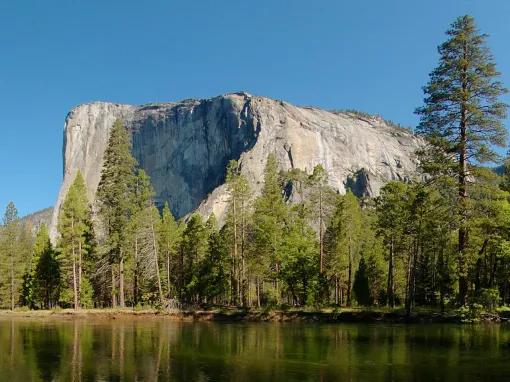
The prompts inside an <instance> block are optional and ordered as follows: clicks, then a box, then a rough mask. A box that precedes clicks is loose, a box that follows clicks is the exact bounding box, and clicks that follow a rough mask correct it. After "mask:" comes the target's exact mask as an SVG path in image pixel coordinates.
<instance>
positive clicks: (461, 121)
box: [416, 16, 507, 304]
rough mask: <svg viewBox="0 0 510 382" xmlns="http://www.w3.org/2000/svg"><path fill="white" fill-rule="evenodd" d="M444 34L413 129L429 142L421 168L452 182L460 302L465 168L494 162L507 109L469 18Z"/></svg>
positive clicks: (464, 285) (464, 277) (464, 281)
mask: <svg viewBox="0 0 510 382" xmlns="http://www.w3.org/2000/svg"><path fill="white" fill-rule="evenodd" d="M447 35H448V40H447V41H446V42H444V43H443V44H442V45H441V46H440V47H439V49H438V50H439V54H440V61H439V65H438V66H437V68H436V69H434V70H433V71H432V73H431V74H430V81H429V83H428V84H427V85H426V86H425V87H424V93H425V96H426V97H425V100H424V102H425V105H424V106H423V107H421V108H418V109H417V111H416V112H417V113H418V114H419V115H420V118H421V120H420V125H419V126H418V129H417V131H418V132H419V133H420V134H422V135H424V136H425V137H427V138H428V140H429V142H430V143H431V144H432V150H429V153H432V154H433V155H432V156H429V157H426V156H424V158H423V161H424V162H425V166H424V167H425V168H429V169H435V170H436V171H437V170H441V169H443V170H445V169H447V170H449V171H451V172H452V173H453V175H454V176H455V178H456V179H457V187H458V202H457V207H458V215H459V229H458V276H459V302H460V303H461V304H465V303H466V296H467V292H468V274H467V264H466V250H467V246H468V228H467V225H468V224H467V218H468V204H469V202H468V199H469V182H470V177H471V173H470V165H471V164H472V163H483V162H488V161H494V160H496V159H497V154H496V152H495V150H494V149H493V146H504V144H505V141H506V135H507V134H506V130H505V128H504V127H503V124H502V121H503V119H504V117H505V115H506V107H507V106H506V105H505V104H504V103H503V102H501V101H499V99H498V98H499V97H500V96H501V95H502V94H504V93H505V92H506V89H504V88H503V86H502V84H501V82H500V81H498V79H497V78H498V76H499V75H500V74H499V73H498V71H497V70H496V65H495V63H494V60H493V58H492V55H491V53H490V51H489V49H488V48H487V46H486V38H487V36H486V35H484V34H480V33H479V32H478V30H477V29H476V26H475V21H474V19H473V18H472V17H470V16H462V17H459V18H458V19H457V20H456V21H455V22H454V23H453V24H452V26H451V29H450V30H448V32H447ZM434 148H435V150H434ZM427 161H428V162H430V163H429V164H428V165H427V163H426V162H427Z"/></svg>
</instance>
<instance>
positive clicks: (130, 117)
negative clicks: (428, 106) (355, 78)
mask: <svg viewBox="0 0 510 382" xmlns="http://www.w3.org/2000/svg"><path fill="white" fill-rule="evenodd" d="M116 119H121V120H123V121H124V123H125V124H126V126H127V128H128V129H129V131H130V132H131V134H132V142H133V155H134V156H135V158H136V159H137V161H138V163H139V164H140V166H141V167H142V168H143V169H144V170H145V171H146V172H147V173H148V174H149V175H150V177H151V179H152V183H153V185H154V189H155V191H156V198H155V201H156V203H157V204H158V205H159V206H161V205H163V204H164V203H165V202H168V203H169V204H170V206H171V209H172V211H173V213H174V214H175V215H176V216H177V217H182V216H184V215H186V214H188V213H190V212H192V211H194V210H198V211H199V212H200V213H202V214H204V215H208V214H210V213H211V212H214V213H215V214H216V216H217V217H218V218H219V219H220V221H221V218H222V217H223V215H224V212H225V207H226V199H227V195H226V190H225V186H224V185H223V183H224V180H225V170H226V165H227V163H228V161H229V160H231V159H237V160H239V161H240V163H241V168H242V172H243V173H244V174H245V176H246V177H247V178H248V180H249V182H250V184H251V187H252V189H253V190H254V192H255V193H257V192H259V191H260V188H261V185H262V178H263V169H264V165H265V161H266V158H267V156H268V154H270V153H273V154H275V155H276V158H277V159H278V162H279V165H280V167H281V169H282V170H288V169H291V168H300V169H302V170H305V171H308V172H311V170H312V169H313V167H314V166H315V165H317V164H322V165H323V166H324V167H325V168H326V170H327V171H328V173H329V182H330V184H331V186H332V187H334V188H335V189H336V190H338V191H339V192H340V193H344V192H345V191H346V188H347V187H348V188H350V189H352V190H353V191H355V192H356V193H357V194H359V195H363V196H374V195H377V194H378V192H379V190H380V188H381V186H382V185H383V184H384V183H385V182H387V181H389V180H392V179H406V178H409V177H410V176H412V174H413V172H414V171H415V166H416V162H415V157H414V152H415V150H416V148H417V147H419V146H420V145H421V144H422V141H421V140H420V139H418V138H416V137H415V136H414V135H412V134H411V133H410V132H409V131H407V130H404V129H401V128H398V127H395V126H390V125H388V124H387V123H386V122H384V121H383V120H382V119H380V118H375V117H366V116H360V115H357V114H353V113H336V112H328V111H325V110H321V109H317V108H309V107H296V106H293V105H291V104H289V103H286V102H282V101H276V100H272V99H269V98H265V97H256V96H252V95H250V94H247V93H234V94H227V95H222V96H218V97H214V98H210V99H205V100H185V101H181V102H177V103H158V104H150V105H143V106H132V105H120V104H113V103H105V102H96V103H91V104H85V105H80V106H77V107H76V108H74V109H73V110H72V111H71V112H70V113H69V114H68V116H67V118H66V122H65V127H64V149H63V154H64V179H63V183H62V187H61V189H60V193H59V196H58V200H57V203H56V208H55V210H54V214H53V219H52V227H51V228H52V229H51V234H52V237H53V238H55V236H56V229H55V227H56V221H57V214H58V210H59V207H60V205H61V203H62V201H63V198H64V197H65V194H66V192H67V189H68V188H69V186H70V184H71V183H72V181H73V179H74V177H75V175H76V173H77V171H78V170H79V171H81V172H82V174H83V176H84V178H85V181H86V184H87V189H88V196H89V198H90V200H91V201H93V200H94V195H95V192H96V189H97V185H98V184H99V179H100V174H101V167H102V162H103V154H104V151H105V148H106V145H107V141H108V134H109V131H110V128H111V127H112V125H113V123H114V121H115V120H116Z"/></svg>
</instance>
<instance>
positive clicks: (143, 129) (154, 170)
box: [130, 96, 261, 218]
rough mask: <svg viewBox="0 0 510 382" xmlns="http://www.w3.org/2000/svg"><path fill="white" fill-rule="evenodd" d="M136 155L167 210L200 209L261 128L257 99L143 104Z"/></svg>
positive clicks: (136, 123)
mask: <svg viewBox="0 0 510 382" xmlns="http://www.w3.org/2000/svg"><path fill="white" fill-rule="evenodd" d="M130 124H131V126H130V129H131V131H132V134H133V154H134V156H135V157H136V159H137V160H138V163H139V164H140V166H141V167H142V168H143V169H144V170H145V171H146V172H147V173H148V174H149V175H150V177H151V179H152V183H153V186H154V189H155V192H156V197H155V202H156V205H157V206H158V207H159V208H161V207H162V206H163V205H164V203H165V202H168V203H169V205H170V208H171V210H172V213H173V214H174V215H175V216H176V217H177V218H180V217H183V216H184V215H186V214H188V213H190V212H192V211H193V210H195V209H196V208H197V207H198V206H199V204H200V203H201V202H202V201H203V200H204V199H205V198H206V197H207V196H208V195H209V194H210V193H211V192H212V191H213V190H214V189H215V188H216V187H218V186H220V185H221V184H223V183H224V182H225V177H226V168H227V164H228V162H229V161H230V160H232V159H235V160H238V159H239V158H240V157H241V155H242V154H243V153H244V152H246V151H249V150H250V149H251V148H253V146H254V145H255V143H256V142H257V138H258V135H259V132H260V128H261V126H260V122H259V121H258V119H257V113H256V111H255V110H254V108H253V105H252V100H251V98H250V97H248V96H244V103H242V104H239V102H238V98H237V102H236V99H234V98H232V97H229V96H220V97H215V98H212V99H208V100H200V101H194V100H189V101H184V102H181V103H179V104H162V105H149V106H145V107H141V108H139V109H138V110H137V111H136V112H135V117H134V118H133V120H132V121H131V123H130Z"/></svg>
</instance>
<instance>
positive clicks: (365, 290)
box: [352, 258, 371, 306]
mask: <svg viewBox="0 0 510 382" xmlns="http://www.w3.org/2000/svg"><path fill="white" fill-rule="evenodd" d="M352 291H353V292H354V295H355V296H356V301H357V302H358V305H362V306H368V305H370V303H371V298H370V289H369V281H368V270H367V265H366V263H365V259H364V258H362V259H361V260H360V262H359V265H358V270H357V271H356V275H355V276H354V284H353V286H352Z"/></svg>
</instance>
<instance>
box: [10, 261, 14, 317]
mask: <svg viewBox="0 0 510 382" xmlns="http://www.w3.org/2000/svg"><path fill="white" fill-rule="evenodd" d="M10 260H11V264H10V268H11V269H10V276H11V291H10V292H11V310H14V254H13V253H12V251H11V255H10Z"/></svg>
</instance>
